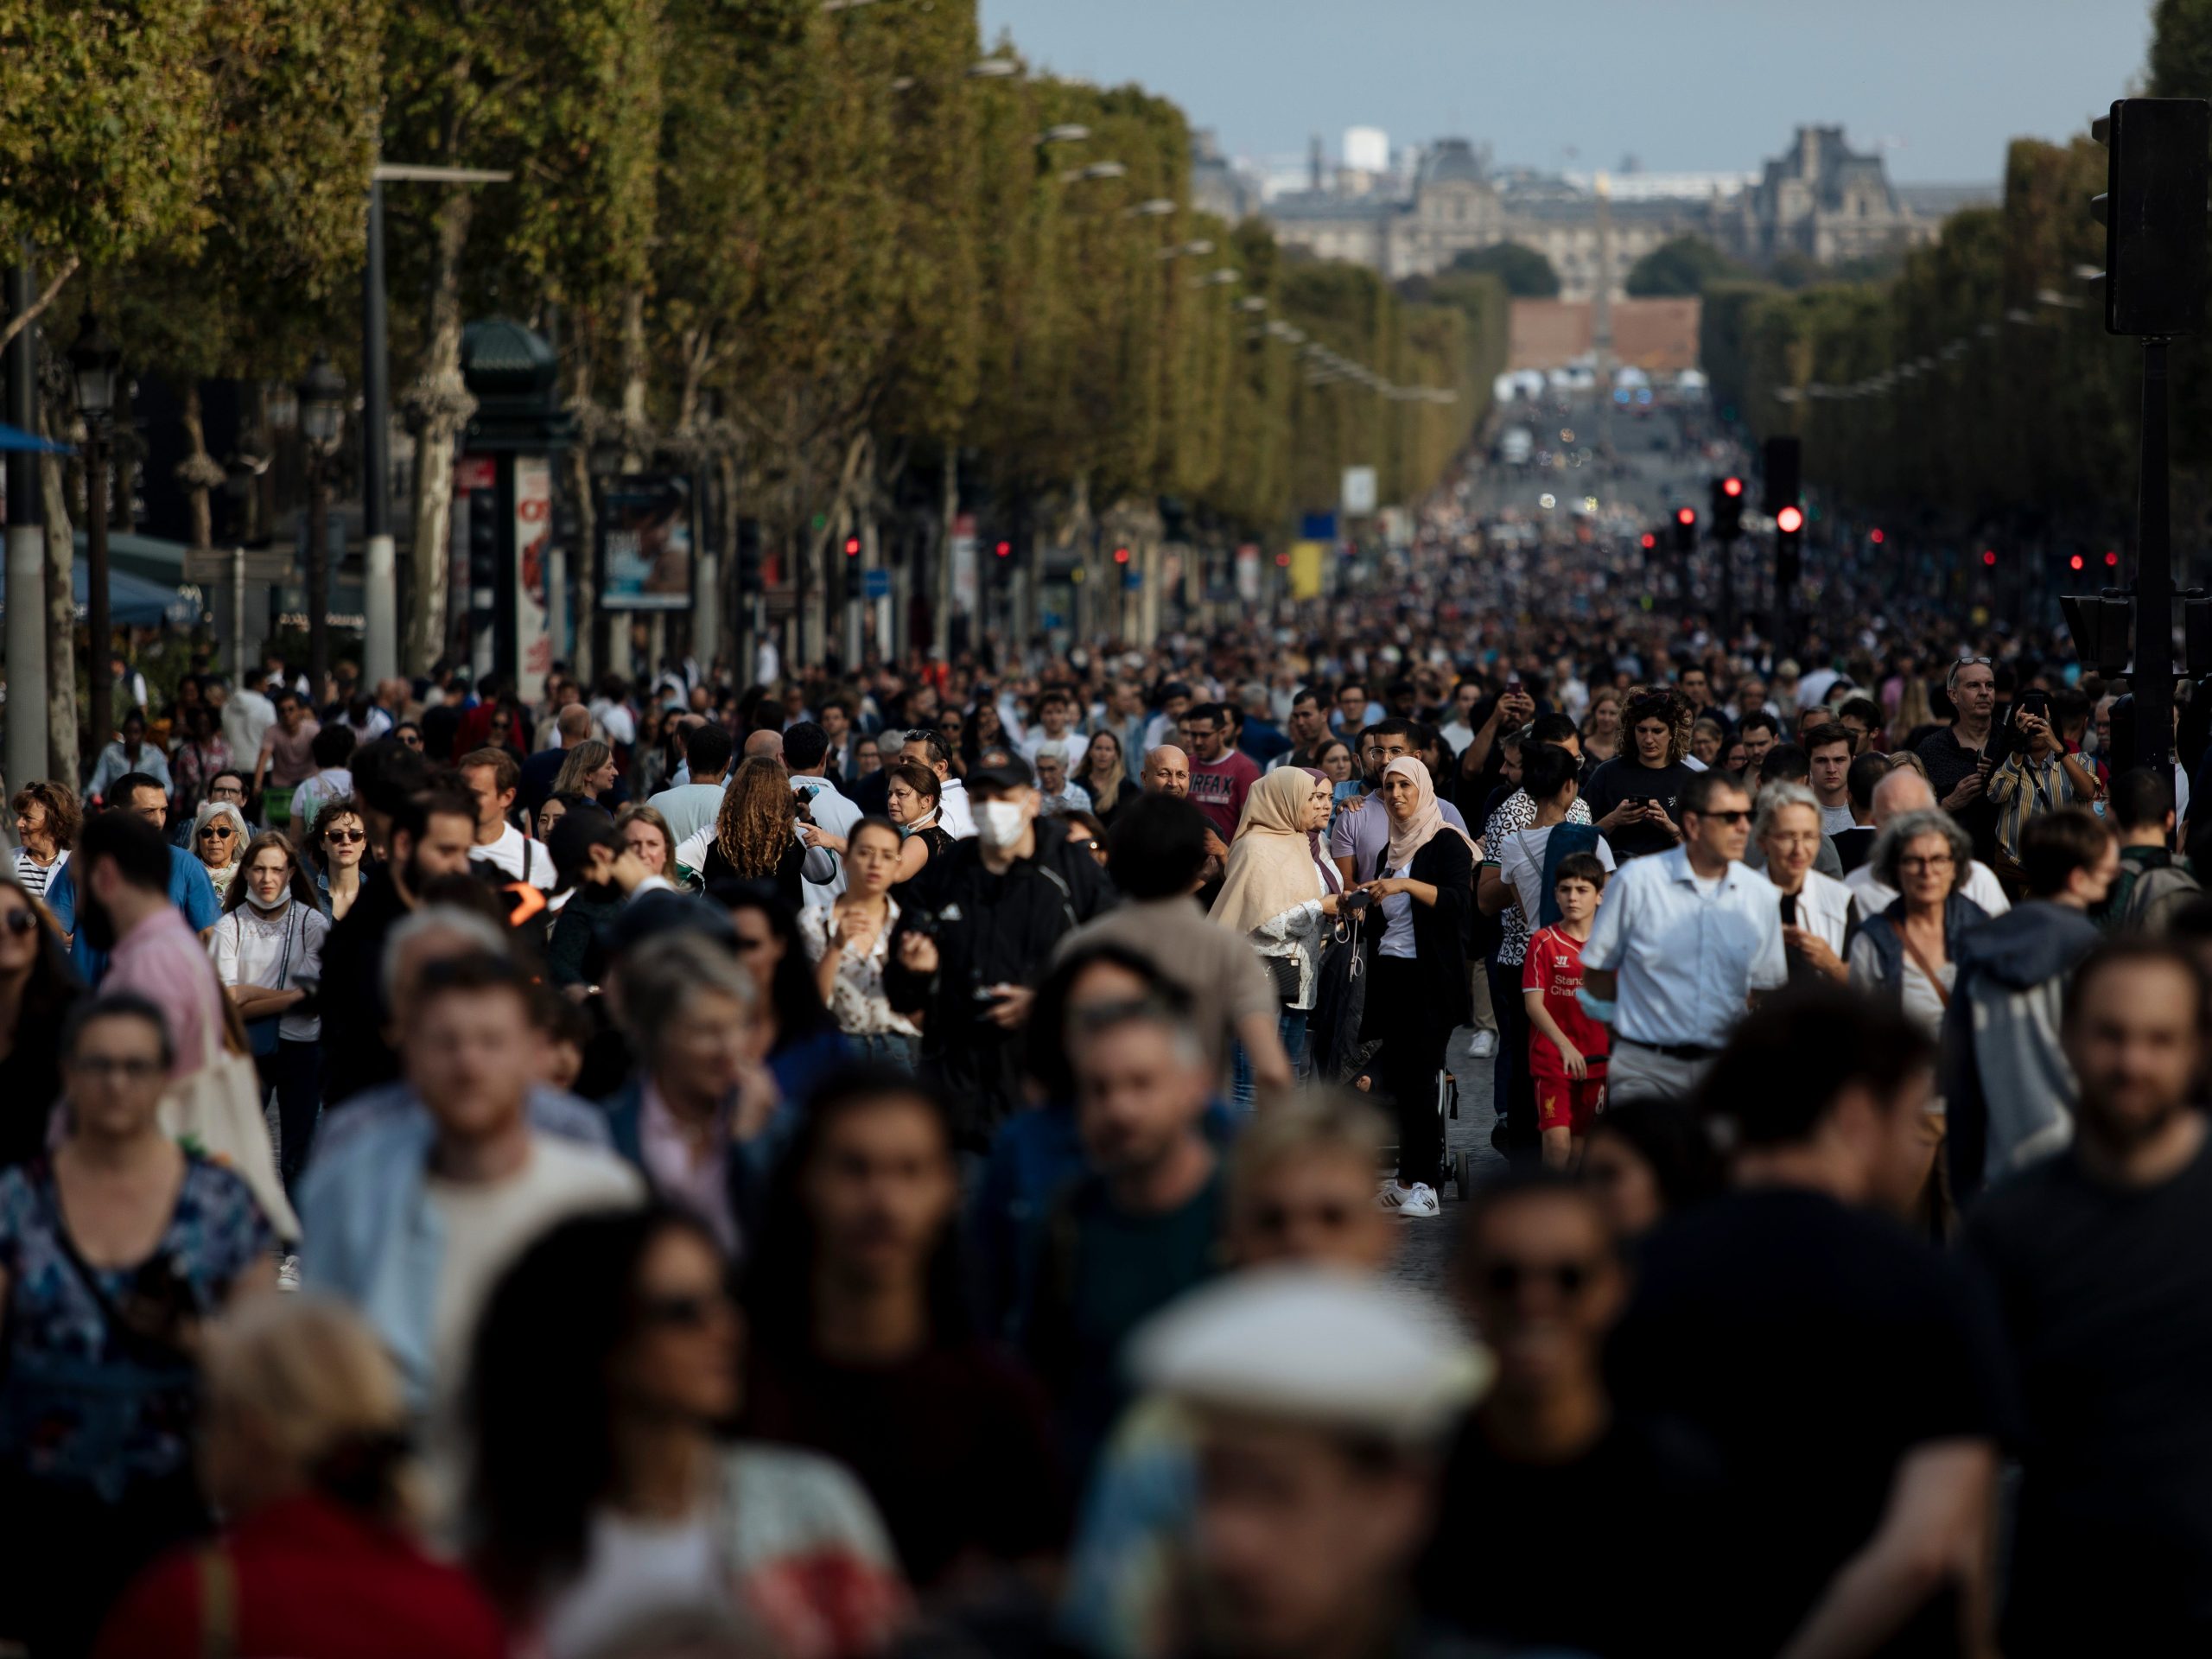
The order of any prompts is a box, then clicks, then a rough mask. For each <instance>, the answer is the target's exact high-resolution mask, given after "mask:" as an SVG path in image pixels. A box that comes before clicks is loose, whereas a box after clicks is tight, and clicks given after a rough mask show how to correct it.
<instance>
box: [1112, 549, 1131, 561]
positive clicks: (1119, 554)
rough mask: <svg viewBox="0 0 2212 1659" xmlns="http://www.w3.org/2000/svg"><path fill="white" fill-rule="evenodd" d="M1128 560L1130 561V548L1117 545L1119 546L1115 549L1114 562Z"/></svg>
mask: <svg viewBox="0 0 2212 1659" xmlns="http://www.w3.org/2000/svg"><path fill="white" fill-rule="evenodd" d="M1128 562H1129V550H1128V548H1126V547H1117V548H1116V549H1115V550H1114V563H1116V564H1127V563H1128Z"/></svg>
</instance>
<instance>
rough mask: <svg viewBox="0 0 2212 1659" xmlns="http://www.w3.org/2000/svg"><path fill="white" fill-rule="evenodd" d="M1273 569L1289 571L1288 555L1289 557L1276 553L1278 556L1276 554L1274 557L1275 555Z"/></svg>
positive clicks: (1285, 554)
mask: <svg viewBox="0 0 2212 1659" xmlns="http://www.w3.org/2000/svg"><path fill="white" fill-rule="evenodd" d="M1275 568H1276V569H1280V570H1287V569H1290V555H1289V554H1287V553H1278V554H1276V555H1275Z"/></svg>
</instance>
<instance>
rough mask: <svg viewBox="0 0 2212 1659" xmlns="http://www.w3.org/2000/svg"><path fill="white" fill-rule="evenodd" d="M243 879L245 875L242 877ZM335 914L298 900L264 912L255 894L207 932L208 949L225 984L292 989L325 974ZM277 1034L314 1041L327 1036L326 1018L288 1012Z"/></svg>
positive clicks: (227, 987)
mask: <svg viewBox="0 0 2212 1659" xmlns="http://www.w3.org/2000/svg"><path fill="white" fill-rule="evenodd" d="M238 879H239V880H244V879H245V878H244V877H243V876H240V877H239V878H238ZM329 937H330V918H328V917H327V916H325V915H324V914H323V913H322V912H321V911H320V910H319V909H317V908H316V907H315V906H313V905H303V904H302V903H301V902H300V901H299V900H298V899H294V900H293V901H292V902H291V903H290V904H289V905H287V906H284V910H283V914H281V915H278V916H273V917H271V916H264V915H263V914H262V913H261V912H259V911H257V910H256V909H255V908H254V907H253V902H252V900H251V899H247V900H246V901H245V903H243V904H241V905H239V906H238V908H237V909H236V910H233V911H230V912H226V914H225V915H224V917H223V918H222V919H221V920H220V921H219V922H217V923H216V924H215V931H213V933H211V934H209V935H208V936H207V954H208V955H209V956H210V957H213V959H214V963H215V977H216V978H218V979H219V980H221V981H222V982H223V985H224V988H226V989H229V988H232V987H233V986H238V985H251V986H257V987H258V988H261V989H263V990H264V991H289V990H292V989H294V988H296V987H297V986H298V985H299V982H301V981H302V980H303V979H304V980H320V979H321V977H322V944H323V941H324V940H325V939H327V938H329ZM321 1035H322V1020H321V1018H320V1017H318V1016H317V1015H315V1014H285V1015H284V1016H283V1018H282V1019H281V1020H278V1021H277V1036H279V1037H281V1038H283V1039H284V1040H285V1041H286V1042H288V1043H312V1042H315V1041H316V1040H317V1039H320V1038H321Z"/></svg>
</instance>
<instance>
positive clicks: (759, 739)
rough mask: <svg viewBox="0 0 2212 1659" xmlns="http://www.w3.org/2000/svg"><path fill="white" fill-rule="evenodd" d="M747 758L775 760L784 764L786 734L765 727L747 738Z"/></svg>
mask: <svg viewBox="0 0 2212 1659" xmlns="http://www.w3.org/2000/svg"><path fill="white" fill-rule="evenodd" d="M745 758H746V759H747V760H773V761H774V762H775V763H776V764H777V765H778V766H782V765H783V764H784V734H782V733H781V732H779V731H776V730H774V729H773V728H769V727H763V728H761V729H760V730H759V731H757V732H755V733H753V735H752V736H750V737H748V738H747V739H746V740H745Z"/></svg>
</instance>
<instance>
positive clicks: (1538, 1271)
mask: <svg viewBox="0 0 2212 1659" xmlns="http://www.w3.org/2000/svg"><path fill="white" fill-rule="evenodd" d="M1597 1272H1598V1267H1597V1263H1596V1262H1511V1261H1503V1262H1491V1263H1489V1264H1488V1265H1486V1266H1485V1267H1484V1268H1483V1269H1482V1271H1481V1273H1480V1274H1478V1278H1479V1279H1480V1280H1481V1281H1482V1283H1483V1287H1484V1288H1485V1289H1486V1290H1488V1291H1489V1292H1490V1294H1491V1295H1493V1296H1497V1297H1501V1298H1511V1297H1514V1296H1517V1295H1519V1294H1521V1292H1522V1287H1525V1286H1527V1285H1530V1284H1535V1283H1548V1284H1549V1285H1550V1286H1551V1287H1552V1288H1553V1289H1554V1291H1556V1292H1558V1293H1559V1294H1560V1295H1561V1296H1566V1297H1575V1296H1580V1294H1582V1293H1583V1292H1584V1291H1586V1290H1587V1289H1588V1288H1589V1287H1590V1281H1591V1280H1592V1279H1593V1278H1595V1277H1596V1276H1597Z"/></svg>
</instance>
